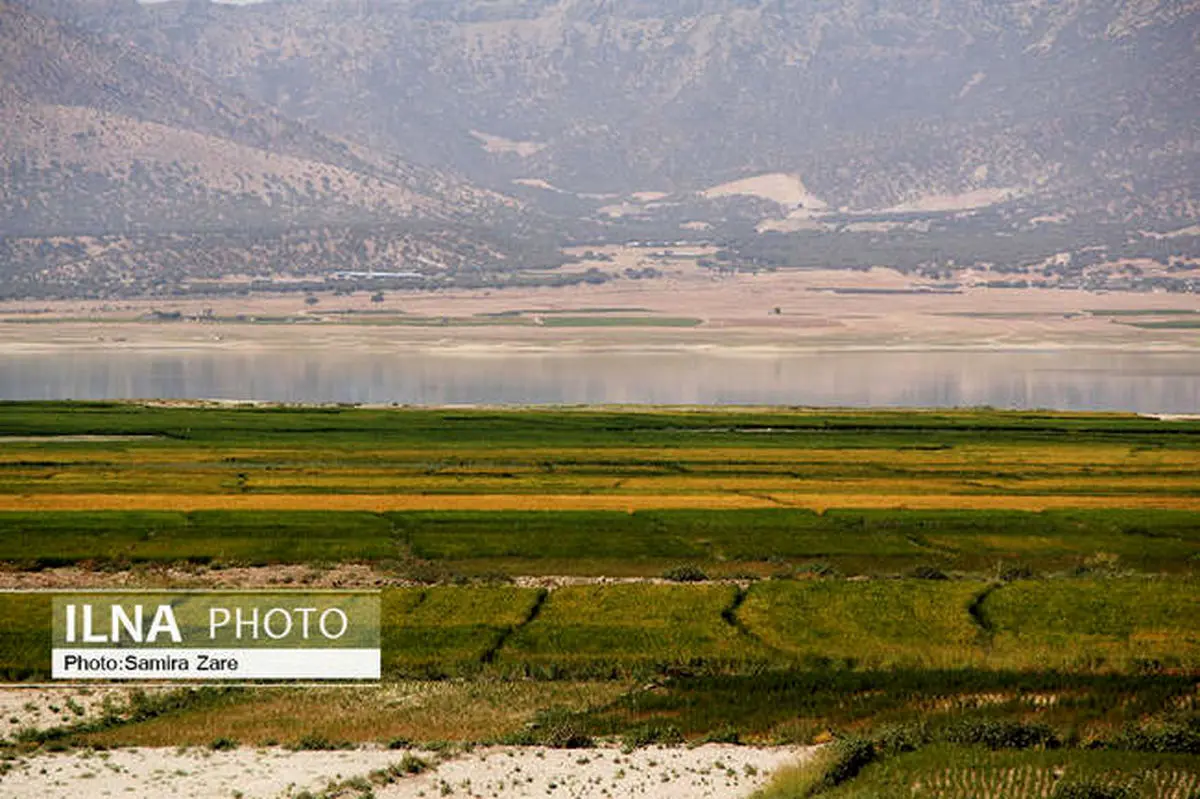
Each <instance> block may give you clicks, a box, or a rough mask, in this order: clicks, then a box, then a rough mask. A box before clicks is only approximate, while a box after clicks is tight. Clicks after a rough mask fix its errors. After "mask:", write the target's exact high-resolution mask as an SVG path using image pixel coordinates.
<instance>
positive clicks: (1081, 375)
mask: <svg viewBox="0 0 1200 799" xmlns="http://www.w3.org/2000/svg"><path fill="white" fill-rule="evenodd" d="M197 397H200V398H228V399H259V400H274V401H283V402H356V403H393V402H394V403H407V404H420V405H437V404H452V403H487V404H506V403H566V404H574V403H663V404H717V405H724V404H781V405H842V406H922V407H950V406H970V405H993V406H996V407H1002V408H1058V409H1077V410H1097V409H1112V410H1134V411H1141V412H1163V413H1188V412H1196V411H1197V410H1200V354H1149V353H1113V352H827V353H807V354H797V353H790V354H779V355H763V354H745V353H737V352H735V351H722V352H716V351H713V352H669V353H663V352H659V353H647V354H634V353H627V352H607V353H570V354H568V353H536V354H534V353H522V354H505V355H495V354H489V355H482V354H470V355H468V354H461V353H456V354H440V353H435V352H416V351H413V352H397V353H391V354H388V353H369V354H348V353H346V352H344V351H309V352H303V353H286V352H260V353H244V352H221V351H217V352H190V353H179V352H171V353H146V352H108V353H94V352H56V353H51V354H38V355H6V356H4V357H3V359H0V398H3V399H128V398H197Z"/></svg>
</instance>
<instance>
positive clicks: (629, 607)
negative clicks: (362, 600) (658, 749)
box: [0, 312, 1200, 797]
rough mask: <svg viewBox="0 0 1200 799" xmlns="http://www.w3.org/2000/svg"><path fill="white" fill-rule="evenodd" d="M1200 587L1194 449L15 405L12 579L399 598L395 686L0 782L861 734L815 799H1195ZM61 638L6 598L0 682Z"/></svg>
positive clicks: (1017, 430)
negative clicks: (273, 758) (866, 755)
mask: <svg viewBox="0 0 1200 799" xmlns="http://www.w3.org/2000/svg"><path fill="white" fill-rule="evenodd" d="M580 313H581V312H580ZM562 318H566V319H567V321H571V319H570V317H562V316H556V315H551V316H549V317H548V318H547V324H550V320H551V319H562ZM577 318H579V319H590V318H591V317H585V316H579V317H577ZM610 321H611V320H606V319H600V318H599V317H595V322H596V323H609V322H610ZM659 321H662V320H659ZM1198 566H1200V422H1196V421H1186V420H1182V421H1162V420H1157V419H1150V418H1142V417H1137V416H1133V415H1127V414H1067V413H1011V412H1003V411H995V410H990V409H979V410H963V411H936V412H935V411H930V412H911V411H854V410H844V411H838V410H829V411H824V410H805V409H720V410H711V409H710V410H697V409H684V408H675V409H628V408H609V409H544V408H543V409H529V410H490V409H489V410H484V409H463V410H457V409H456V410H447V409H438V410H434V409H361V408H350V407H322V408H290V407H266V406H261V407H260V406H255V407H242V408H230V407H184V406H178V407H169V406H161V407H160V406H155V407H150V406H143V405H137V404H123V403H79V404H76V403H0V582H3V584H4V585H51V586H69V585H73V584H74V583H73V582H72V581H81V582H86V583H87V584H88V585H112V586H123V587H129V586H135V585H137V586H146V587H150V586H153V587H155V588H163V587H171V586H174V587H204V586H212V585H225V584H229V583H232V584H235V585H236V584H238V581H240V580H251V579H253V580H257V581H259V582H256V583H254V584H256V585H261V584H265V585H268V586H271V587H277V588H281V589H282V588H303V587H304V586H306V585H320V584H322V581H327V582H328V583H329V584H331V585H338V586H344V585H346V584H347V583H345V582H344V581H349V583H348V584H349V585H359V586H363V587H378V588H380V589H381V590H382V601H383V618H382V624H383V629H382V646H383V675H384V679H383V682H382V684H381V685H379V686H366V687H361V686H360V687H356V688H332V687H331V688H329V689H321V690H320V691H303V690H300V689H295V688H272V689H266V688H225V689H203V690H190V689H188V690H183V691H180V692H177V693H172V694H170V695H169V696H167V697H166V698H153V697H149V698H148V697H137V696H136V695H135V698H134V699H132V700H130V705H129V706H128V707H127V708H126V709H125V710H124V711H121V712H117V711H114V712H113V713H109V714H106V715H105V716H104V717H103V718H101V719H100V720H98V721H88V722H86V723H84V722H70V720H69V719H68V720H67V721H64V722H63V726H62V727H58V728H53V729H50V730H43V731H40V732H36V734H35V733H28V734H24V735H23V736H18V738H19V740H15V739H14V740H11V741H8V742H5V743H2V744H0V754H7V753H9V752H10V751H14V752H22V753H23V752H27V751H30V750H31V749H33V748H36V747H38V746H49V745H52V744H53V745H59V744H63V745H74V744H84V743H87V744H100V745H105V746H112V745H125V744H144V745H172V744H184V743H187V744H200V745H204V744H207V743H208V742H210V741H212V740H214V739H220V738H231V739H236V740H239V741H242V742H246V743H253V744H266V743H271V742H276V743H287V742H295V741H299V740H301V739H304V740H308V741H309V742H310V743H311V742H313V741H316V742H319V743H321V742H323V745H334V744H335V743H337V742H340V741H349V742H374V743H379V744H387V743H389V742H390V741H391V740H392V739H393V738H395V737H400V738H405V739H414V740H427V741H434V740H440V739H445V740H457V741H464V742H475V743H479V742H489V741H490V742H495V741H508V742H517V743H546V744H550V745H563V741H564V740H567V739H570V740H574V741H581V740H590V739H593V738H604V737H609V738H613V739H618V740H622V741H624V742H626V743H627V744H629V745H637V744H643V743H651V742H677V741H681V740H686V741H691V742H698V741H704V740H720V741H742V742H754V743H813V742H824V741H830V740H834V741H850V742H853V741H855V740H859V739H861V740H865V741H868V744H866V745H867V746H868V748H870V751H871V752H872V753H873V754H872V762H871V763H870V764H869V765H866V766H865V768H862V769H861V771H856V772H855V773H856V775H857V776H855V775H850V776H849V777H847V778H846V779H845V780H840V781H839V782H838V784H837V785H830V786H828V788H829V790H828V791H826V793H825V794H823V795H829V796H847V797H849V796H911V795H932V796H947V797H958V796H1008V795H1014V796H1051V795H1054V792H1055V791H1058V790H1059V788H1060V787H1061V786H1062V785H1067V784H1072V783H1070V781H1071V780H1077V781H1080V782H1081V784H1082V783H1083V782H1087V781H1089V780H1090V781H1091V782H1092V783H1095V784H1097V785H1101V784H1103V785H1114V786H1118V787H1120V786H1124V788H1128V790H1129V791H1133V793H1130V794H1128V795H1129V796H1150V795H1166V796H1172V795H1179V796H1190V795H1191V794H1190V793H1189V792H1194V791H1195V790H1196V789H1197V784H1196V780H1197V778H1196V772H1197V769H1196V766H1195V762H1196V760H1195V758H1196V755H1197V754H1200V713H1198V712H1197V704H1198V702H1200V699H1198V697H1200V694H1197V691H1196V685H1197V678H1198V677H1200V581H1198V575H1197V567H1198ZM49 612H50V606H49V595H48V594H29V593H23V594H14V593H0V677H2V678H4V679H7V680H12V681H23V682H26V683H31V682H37V681H44V680H46V679H48V676H49V675H48V667H49V634H48V631H49V625H50V620H49ZM564 730H565V731H567V733H569V734H564ZM564 736H565V737H564ZM856 736H857V737H856ZM1018 744H1019V746H1018ZM842 745H843V744H837V746H842ZM847 745H848V744H847ZM826 751H828V752H835V751H841V750H838V749H837V747H836V746H835V747H831V748H829V749H828V750H826ZM1155 758H1158V759H1155ZM939 763H940V764H942V765H940V766H939V765H938V764H939ZM818 765H820V764H818ZM825 765H828V764H825ZM860 765H861V764H860ZM822 768H824V766H822ZM810 771H811V770H810ZM824 773H825V772H821V774H819V775H818V779H824V776H821V775H823V774H824ZM811 776H812V775H811V774H807V776H805V775H800V776H798V777H796V779H797V780H800V779H809V778H810V777H811ZM781 779H783V778H781ZM918 783H919V784H920V786H921V791H920V792H914V788H913V786H914V785H916V784H918ZM781 785H782V783H781ZM1124 788H1123V789H1124ZM780 790H782V791H784V792H783V793H776V794H773V796H778V797H782V796H795V795H799V794H796V793H795V792H793V793H791V794H789V793H787V792H786V791H787V790H790V789H788V788H787V787H786V786H784V787H782V788H780ZM1139 791H1140V793H1138V792H1139Z"/></svg>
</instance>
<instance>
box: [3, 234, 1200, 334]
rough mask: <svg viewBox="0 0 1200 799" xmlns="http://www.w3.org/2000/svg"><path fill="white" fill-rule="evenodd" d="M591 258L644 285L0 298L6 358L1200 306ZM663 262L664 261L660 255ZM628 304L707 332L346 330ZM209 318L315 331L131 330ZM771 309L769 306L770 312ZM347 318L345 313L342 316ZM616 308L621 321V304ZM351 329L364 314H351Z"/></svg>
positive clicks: (1085, 327) (889, 273) (1086, 320)
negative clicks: (396, 318) (718, 271)
mask: <svg viewBox="0 0 1200 799" xmlns="http://www.w3.org/2000/svg"><path fill="white" fill-rule="evenodd" d="M597 249H599V250H605V255H606V257H609V258H612V260H611V261H598V262H596V264H598V265H599V266H603V268H604V270H605V271H607V272H616V273H620V272H621V271H622V270H624V269H626V268H634V269H641V268H644V267H647V266H653V267H654V268H656V269H658V270H660V271H661V272H662V274H663V276H662V277H660V278H655V279H647V280H629V279H619V280H614V281H611V282H609V283H606V284H602V285H597V286H592V285H579V286H571V287H566V288H537V289H527V290H521V291H516V290H473V291H466V290H462V291H431V292H387V293H386V299H385V301H384V302H382V303H372V302H371V301H370V294H369V292H365V291H360V292H357V293H356V294H354V295H352V296H340V297H339V296H334V295H333V294H332V293H326V294H321V295H319V303H318V304H317V305H316V306H307V305H306V304H305V302H304V297H303V296H302V295H299V294H295V293H293V294H280V295H261V296H255V297H248V298H221V299H206V298H194V299H179V300H175V299H161V298H160V299H138V300H116V301H108V302H101V301H20V302H4V303H0V352H14V353H15V352H41V351H53V350H59V349H82V350H110V349H119V350H172V349H189V350H190V349H208V350H212V349H226V350H258V349H267V350H271V349H284V348H294V347H296V346H298V345H303V346H304V347H305V348H317V347H319V348H332V349H340V348H345V349H353V350H356V351H373V350H395V349H397V348H400V349H404V348H410V349H416V350H437V351H439V352H447V353H449V352H453V351H454V350H455V349H461V350H463V351H469V352H477V351H487V350H489V349H496V350H499V351H506V350H512V349H531V350H550V349H553V350H562V349H579V350H589V349H603V350H614V349H615V350H620V349H624V348H628V349H638V350H644V349H646V348H656V347H659V348H668V349H678V348H688V347H704V348H710V347H714V346H718V347H735V348H766V349H783V350H787V349H801V350H806V349H822V348H830V347H836V348H873V349H877V348H896V349H920V348H927V347H938V348H967V349H970V348H988V349H992V348H995V349H1023V348H1035V347H1046V346H1055V347H1081V348H1082V347H1087V348H1129V349H1147V350H1152V349H1168V350H1169V349H1192V350H1194V349H1195V348H1196V346H1197V344H1200V333H1198V331H1197V330H1195V329H1192V330H1178V329H1177V330H1145V329H1139V328H1136V327H1132V326H1130V325H1129V324H1124V323H1123V322H1125V321H1137V320H1136V319H1128V318H1123V319H1114V318H1113V317H1109V316H1105V315H1104V314H1103V313H1102V312H1103V311H1105V310H1126V311H1128V310H1142V311H1145V310H1163V309H1174V310H1187V311H1195V310H1200V299H1198V298H1197V297H1194V296H1189V295H1180V294H1166V293H1116V292H1108V293H1092V292H1086V291H1070V290H1056V289H994V288H984V287H982V286H978V285H975V286H972V283H978V282H981V281H982V280H984V279H987V278H989V277H994V276H989V275H978V276H973V275H966V276H965V277H964V276H960V279H961V280H962V281H963V284H964V285H965V286H966V288H964V290H963V291H962V293H958V294H853V293H849V294H847V293H835V292H834V291H832V290H833V289H839V290H846V289H871V290H880V289H888V290H896V289H903V290H907V289H914V288H920V287H925V288H928V287H929V281H925V280H921V279H916V278H911V277H908V276H905V275H902V274H900V273H898V272H895V271H894V270H890V269H881V268H876V269H872V270H869V271H849V270H803V271H801V270H783V271H778V272H762V273H759V274H757V275H745V274H744V275H731V276H717V275H714V274H712V273H711V272H710V271H709V270H706V269H701V268H699V267H697V266H696V259H697V258H699V257H703V256H704V255H706V254H709V250H708V249H705V248H677V249H669V250H664V249H663V248H644V247H637V248H633V247H617V248H597ZM668 251H669V252H670V253H671V254H670V255H669V256H668V255H665V254H664V253H666V252H668ZM596 308H607V309H628V310H627V311H625V312H624V313H625V314H626V315H628V314H630V313H636V314H643V313H650V314H657V315H661V316H672V317H681V316H682V317H691V318H697V319H700V320H702V324H700V325H699V326H697V327H689V328H666V327H625V328H620V327H567V328H557V327H540V326H537V325H536V324H527V325H521V326H517V325H499V324H477V325H472V326H466V325H456V324H453V323H452V324H449V325H446V326H440V325H438V326H407V325H404V326H395V325H391V326H388V325H367V324H348V323H347V321H346V320H347V318H348V315H347V314H346V313H345V312H346V311H356V312H363V311H369V312H371V313H372V314H378V313H379V312H381V311H389V312H401V311H402V312H404V313H405V314H409V315H412V316H414V317H434V318H438V317H443V316H444V317H448V318H454V319H462V318H470V317H475V316H477V315H480V314H496V313H500V312H504V311H509V312H512V311H524V312H526V318H527V319H531V318H532V316H531V314H532V313H534V312H536V311H539V310H557V311H560V312H570V311H586V310H587V309H596ZM205 309H211V310H212V312H213V313H214V314H215V315H216V316H218V317H233V316H236V315H238V314H241V315H245V316H246V317H247V318H250V317H254V316H293V317H299V318H304V319H312V320H314V321H316V322H319V324H279V323H275V324H254V323H250V322H244V323H231V322H188V321H181V322H170V323H153V322H145V321H135V320H137V319H138V317H140V316H142V315H144V314H148V313H150V312H151V311H153V310H159V311H164V312H172V311H179V312H180V313H181V314H183V316H185V317H187V316H198V315H199V314H201V313H202V312H203V311H204V310H205ZM776 309H778V313H776ZM338 312H341V313H338ZM616 313H617V315H620V314H621V313H622V312H620V311H617V312H616ZM353 318H354V319H356V320H358V321H359V322H362V321H366V320H369V318H370V317H369V316H363V315H361V314H360V315H359V316H356V317H353Z"/></svg>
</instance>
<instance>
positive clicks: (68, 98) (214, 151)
mask: <svg viewBox="0 0 1200 799" xmlns="http://www.w3.org/2000/svg"><path fill="white" fill-rule="evenodd" d="M91 7H92V8H108V9H113V8H118V9H119V8H121V6H120V5H117V6H107V5H105V4H94V5H93V6H91ZM127 10H129V11H131V12H132V13H135V14H136V13H139V12H140V9H138V8H137V7H136V5H134V6H132V7H131V8H129V9H127ZM0 128H2V129H3V130H4V131H5V134H4V138H3V144H2V146H0V236H2V237H3V238H4V241H3V243H0V251H3V252H5V253H6V254H8V255H9V256H10V258H9V265H10V268H12V269H14V271H15V272H16V274H12V275H8V277H9V278H10V279H15V280H17V281H18V282H26V283H27V282H30V281H33V282H38V281H41V282H47V281H48V282H50V283H54V284H57V285H58V286H59V288H63V287H64V286H65V284H66V283H67V282H74V283H79V282H82V283H97V284H104V283H110V284H113V285H123V286H125V287H126V288H136V289H146V288H148V287H149V286H152V285H162V284H163V283H164V276H166V275H174V276H175V277H186V273H187V270H186V269H184V270H183V272H177V271H176V270H172V269H170V268H168V267H167V266H166V265H165V264H167V263H168V262H169V263H182V261H183V260H184V259H188V258H192V260H195V261H206V260H207V261H211V258H208V257H196V256H195V251H196V249H197V248H200V249H207V250H210V251H212V250H218V251H223V252H225V253H226V256H227V257H226V259H225V261H224V264H225V265H224V267H222V266H220V265H219V264H210V266H211V267H212V268H211V269H209V270H207V271H209V272H216V273H221V272H222V271H228V272H235V273H240V274H252V275H267V274H270V273H272V272H278V271H286V272H289V273H296V272H297V271H299V272H300V273H301V274H305V273H306V270H305V269H304V268H302V267H299V266H297V265H298V264H308V265H309V271H315V272H318V273H319V272H322V271H331V270H334V269H371V268H379V267H383V268H386V269H393V270H395V269H414V268H419V269H421V270H432V271H439V270H454V269H459V268H466V267H470V266H475V267H478V266H479V265H481V264H488V263H492V262H497V261H503V260H504V259H505V258H507V257H509V255H510V254H511V253H508V252H505V250H504V247H503V246H502V243H500V241H499V237H495V236H493V237H491V238H490V239H488V238H487V237H486V236H485V237H482V238H481V237H478V236H475V232H476V231H477V230H478V229H479V228H481V227H486V225H487V224H488V223H489V221H498V220H511V219H514V218H518V217H519V215H520V213H521V210H520V206H519V203H517V202H516V201H514V200H512V199H511V198H509V197H505V196H502V195H500V194H497V193H495V192H491V191H487V190H484V189H480V188H477V187H474V186H471V185H470V184H468V183H467V182H465V181H463V180H462V179H460V178H456V177H453V176H451V175H450V174H448V173H445V172H442V171H439V170H434V169H428V168H423V167H417V166H414V165H412V164H409V163H407V162H405V161H403V160H402V159H400V158H398V157H396V156H394V155H388V154H381V153H378V152H375V151H372V150H370V149H369V148H367V147H363V146H362V145H360V144H356V143H352V142H350V141H347V140H345V139H343V138H340V137H337V136H333V135H330V134H327V133H323V132H319V131H317V130H315V129H313V128H312V127H310V126H307V125H304V124H301V123H297V122H295V121H293V120H291V119H289V118H288V117H286V116H285V115H283V114H281V113H280V112H279V111H278V110H276V109H273V108H271V107H269V106H267V105H264V104H262V103H261V102H258V101H255V100H252V99H249V98H247V97H244V96H242V95H240V94H239V93H237V92H236V91H234V90H232V89H230V88H229V87H226V86H222V85H220V84H218V83H216V82H214V81H213V80H212V79H210V78H208V77H206V76H205V75H203V74H202V73H201V72H199V71H197V70H194V69H190V68H187V67H186V66H183V65H181V64H179V63H178V62H172V61H171V60H169V59H164V58H161V57H159V56H157V55H154V54H152V53H149V52H147V51H145V50H143V49H141V48H138V47H136V46H132V45H130V44H129V43H127V42H124V41H122V40H121V39H120V37H112V36H107V35H105V34H103V33H100V32H95V31H91V32H89V31H86V30H83V29H81V28H79V27H77V26H76V25H74V24H72V23H71V22H69V21H63V20H61V19H56V18H54V17H51V16H47V15H42V14H39V13H35V12H31V11H30V10H28V9H27V8H24V7H22V6H19V5H16V4H14V3H11V2H7V0H0ZM349 229H353V230H356V231H360V232H359V233H356V234H354V235H353V236H352V238H356V239H360V240H361V239H364V238H365V239H366V240H367V241H368V244H366V245H364V247H362V248H358V249H355V250H352V251H349V252H347V251H342V252H336V253H331V254H330V256H329V257H326V258H324V259H314V258H312V257H311V255H310V256H308V257H304V256H303V254H304V253H305V252H310V253H311V252H312V251H320V250H321V249H322V245H321V242H322V241H326V240H329V239H330V238H333V239H344V238H345V237H346V236H347V235H349V234H348V232H347V230H349ZM364 229H366V230H368V231H370V233H369V234H363V233H362V232H361V231H362V230H364ZM304 230H310V231H313V233H312V236H311V237H310V238H309V239H307V242H308V243H307V245H305V244H304V243H303V242H304V240H305V237H304V236H299V238H300V239H301V241H297V238H298V237H297V233H298V231H304ZM167 233H169V234H172V235H169V236H165V235H162V234H167ZM121 237H127V238H125V239H122V238H121ZM281 237H284V238H286V239H287V240H288V241H289V242H291V243H290V244H289V245H288V246H282V245H281V241H282V240H283V239H281ZM97 241H104V242H106V244H105V245H104V246H100V245H98V244H96V242H97ZM231 241H234V242H241V243H242V244H241V245H240V247H234V248H233V249H232V250H231V249H230V248H229V246H228V243H229V242H231ZM152 242H153V244H151V243H152ZM139 243H140V244H139ZM498 243H499V244H500V246H498ZM113 244H115V245H116V246H108V245H113ZM297 247H298V248H299V250H297V249H296V248H297ZM247 248H249V249H247ZM254 248H258V251H257V252H255V250H254ZM114 252H118V253H120V256H121V257H120V259H119V260H118V261H115V262H114V261H113V259H112V254H113V253H114ZM18 253H19V254H21V256H22V257H20V258H15V259H14V256H15V255H16V254H18ZM30 253H34V255H30ZM37 253H42V255H37ZM209 254H211V253H206V256H207V255H209ZM285 255H286V260H285V257H284V256H285ZM210 276H214V275H210ZM166 282H167V283H170V282H172V281H170V280H168V281H166Z"/></svg>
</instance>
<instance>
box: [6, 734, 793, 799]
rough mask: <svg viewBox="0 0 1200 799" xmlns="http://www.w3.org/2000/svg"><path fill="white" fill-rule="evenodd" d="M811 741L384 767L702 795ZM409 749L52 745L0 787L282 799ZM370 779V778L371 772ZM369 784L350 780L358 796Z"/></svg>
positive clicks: (501, 785)
mask: <svg viewBox="0 0 1200 799" xmlns="http://www.w3.org/2000/svg"><path fill="white" fill-rule="evenodd" d="M812 751H813V748H812V747H799V748H797V747H775V748H753V747H743V746H728V745H720V744H709V745H705V746H699V747H695V748H684V747H668V748H657V747H656V748H648V749H639V750H636V751H633V752H630V753H624V752H622V751H621V750H619V749H616V748H614V747H608V746H606V747H598V748H592V749H571V750H566V749H544V748H540V747H488V748H480V749H475V750H474V751H471V752H469V753H465V754H460V755H458V756H454V757H451V758H449V759H447V760H439V759H438V757H437V756H435V755H433V754H432V753H429V752H415V753H409V754H412V755H414V756H418V757H421V758H422V759H423V760H425V761H426V762H428V763H429V764H430V768H429V770H427V771H425V772H423V773H420V774H414V775H404V776H398V777H396V778H395V781H393V782H391V783H390V784H380V783H381V782H383V780H382V779H381V777H380V776H379V775H376V776H375V777H374V787H373V790H374V795H375V796H376V797H378V799H418V797H434V796H456V797H497V799H532V798H533V797H538V799H543V798H544V797H547V796H550V797H571V799H593V798H594V799H600V798H601V797H604V799H620V797H660V798H661V799H702V798H705V797H713V798H716V797H720V798H721V799H737V797H746V796H749V795H750V794H751V793H753V792H754V791H755V790H756V789H757V788H758V787H760V786H761V785H762V784H763V783H764V782H766V780H767V779H769V776H770V774H771V773H772V772H773V771H774V770H775V769H777V768H779V767H781V766H785V765H791V764H793V763H796V762H798V761H799V760H800V759H802V758H806V757H809V756H811V754H812ZM404 754H405V753H404V752H398V751H391V750H386V749H357V750H352V751H335V752H292V751H288V750H283V749H278V748H270V749H246V748H243V749H236V750H232V751H224V752H215V751H212V750H209V749H187V750H176V749H150V748H138V749H118V750H114V751H109V752H92V751H81V752H70V753H48V754H42V755H36V756H31V757H25V758H22V759H21V760H18V761H16V762H15V763H13V765H12V767H11V768H10V770H9V771H8V773H6V774H4V775H3V776H2V777H0V794H3V795H4V796H6V797H11V799H59V798H61V799H77V798H78V797H80V796H89V797H103V796H113V797H128V798H129V799H159V798H160V797H165V796H172V797H243V798H244V799H259V798H260V797H262V798H263V799H266V798H270V799H276V798H279V797H293V796H297V795H298V794H300V793H301V792H303V791H311V792H317V791H321V790H324V789H325V788H327V787H328V786H329V785H330V784H331V783H332V784H344V785H350V784H351V781H354V783H353V784H355V785H356V786H359V785H367V784H371V783H372V775H371V772H373V771H377V770H381V769H387V768H388V767H389V766H391V765H393V764H399V763H400V762H401V759H402V758H403V756H404ZM362 781H365V782H362ZM361 793H364V791H362V790H361V789H360V788H358V787H355V788H352V789H349V790H348V791H347V793H346V795H347V796H357V795H360V794H361Z"/></svg>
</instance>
